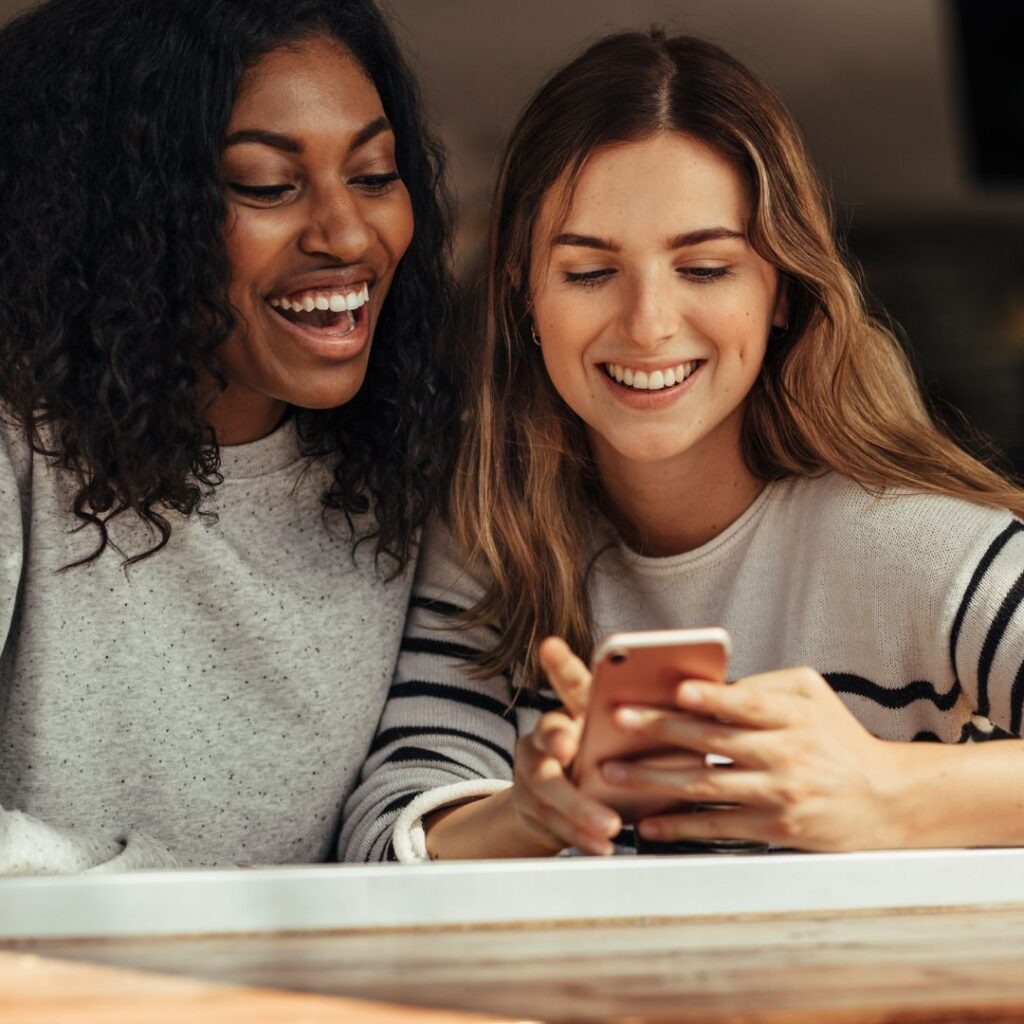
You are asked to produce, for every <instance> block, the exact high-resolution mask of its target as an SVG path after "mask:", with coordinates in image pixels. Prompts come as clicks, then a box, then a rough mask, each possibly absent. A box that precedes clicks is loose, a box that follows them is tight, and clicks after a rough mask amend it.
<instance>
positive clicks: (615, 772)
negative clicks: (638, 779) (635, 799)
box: [601, 761, 629, 783]
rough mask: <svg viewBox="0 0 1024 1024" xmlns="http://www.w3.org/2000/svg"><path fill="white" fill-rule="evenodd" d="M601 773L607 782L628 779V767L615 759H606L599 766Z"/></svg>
mask: <svg viewBox="0 0 1024 1024" xmlns="http://www.w3.org/2000/svg"><path fill="white" fill-rule="evenodd" d="M601 774H602V775H603V776H604V777H605V779H607V781H608V782H612V783H619V782H626V781H627V780H628V779H629V769H628V768H626V766H625V765H622V764H619V763H617V762H616V761H608V762H606V763H605V764H603V765H602V766H601Z"/></svg>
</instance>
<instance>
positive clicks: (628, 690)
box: [572, 627, 732, 823]
mask: <svg viewBox="0 0 1024 1024" xmlns="http://www.w3.org/2000/svg"><path fill="white" fill-rule="evenodd" d="M731 653H732V643H731V641H730V639H729V634H728V633H727V632H726V631H725V630H724V629H719V628H717V627H714V628H709V629H664V630H650V631H647V632H643V633H612V634H611V635H610V636H607V637H605V638H604V640H602V641H601V642H600V643H599V644H598V645H597V649H596V650H595V651H594V656H593V658H592V659H591V672H592V674H593V682H592V683H591V687H590V703H589V705H588V707H587V717H586V721H585V723H584V726H583V736H582V737H581V739H580V749H579V753H578V754H577V755H576V760H575V761H574V762H573V766H572V779H573V781H574V782H575V783H576V785H577V786H579V788H580V789H581V790H582V791H583V792H584V793H587V794H588V795H590V796H592V797H594V798H595V799H597V800H600V801H601V803H603V804H605V805H606V806H608V807H612V808H614V809H615V810H616V811H618V812H619V814H620V815H622V820H623V821H624V822H627V823H629V822H634V821H637V820H639V819H640V818H643V817H646V816H647V815H650V814H658V813H660V812H661V811H665V810H668V809H669V808H671V807H674V806H678V804H679V801H678V799H677V798H673V797H666V796H663V795H659V794H656V793H654V794H651V793H639V792H634V791H631V790H628V789H624V788H620V787H617V786H611V785H609V784H608V783H606V782H605V781H604V779H603V778H602V777H601V772H600V766H601V764H602V763H603V762H605V761H614V760H637V759H639V758H643V759H644V760H650V759H653V758H657V759H658V760H659V761H660V762H662V763H664V764H665V765H666V766H670V765H671V763H672V760H673V758H675V759H676V760H679V759H680V753H681V752H680V751H679V749H678V748H670V749H666V748H665V747H664V746H660V745H658V744H655V743H653V742H652V741H650V740H647V739H645V738H643V737H640V736H636V735H632V734H630V733H627V732H623V731H622V730H621V729H619V728H617V727H616V726H615V724H614V723H613V722H612V712H613V711H614V710H615V709H616V708H617V707H621V706H622V705H625V704H629V705H634V706H640V707H644V706H646V707H663V708H664V707H676V706H677V705H676V703H675V692H676V688H677V687H678V685H679V683H680V682H682V681H683V680H684V679H706V680H709V681H711V682H721V683H724V682H725V673H726V669H727V667H728V665H729V656H730V654H731Z"/></svg>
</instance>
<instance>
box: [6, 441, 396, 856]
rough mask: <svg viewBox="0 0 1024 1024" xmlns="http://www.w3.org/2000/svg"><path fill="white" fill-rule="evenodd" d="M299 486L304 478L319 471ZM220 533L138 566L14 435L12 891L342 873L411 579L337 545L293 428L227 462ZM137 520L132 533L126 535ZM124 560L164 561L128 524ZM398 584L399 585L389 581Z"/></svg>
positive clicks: (317, 479)
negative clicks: (269, 867) (138, 871)
mask: <svg viewBox="0 0 1024 1024" xmlns="http://www.w3.org/2000/svg"><path fill="white" fill-rule="evenodd" d="M303 470H306V471H305V472H303ZM222 472H223V473H224V477H225V480H224V483H223V484H222V485H221V486H220V487H218V488H217V490H216V493H215V497H214V499H213V501H212V503H211V504H210V505H209V507H210V508H211V510H213V511H216V512H217V514H218V517H219V518H218V521H217V522H216V523H207V522H204V521H202V520H199V519H191V520H187V521H186V520H184V519H182V518H181V517H173V518H172V526H173V533H172V536H171V540H170V543H169V544H168V545H167V547H166V548H165V549H164V550H163V551H161V552H159V553H158V554H156V555H154V556H153V557H151V558H148V559H146V560H145V561H143V562H141V563H139V564H138V565H136V566H135V567H133V568H132V569H131V570H130V571H129V573H128V575H127V576H126V574H125V572H124V571H123V570H122V568H121V561H122V559H121V556H120V555H119V554H118V553H117V552H116V551H114V550H112V549H110V548H108V549H107V551H106V552H105V553H104V554H103V555H102V556H101V557H100V559H99V560H98V561H96V562H94V563H92V564H90V565H87V566H83V567H80V568H75V569H71V570H69V571H68V572H65V573H58V570H59V569H60V568H61V567H62V566H65V565H67V564H69V563H71V562H74V561H76V560H77V559H79V558H81V557H82V556H83V555H86V554H88V553H89V552H90V551H91V550H92V549H93V548H94V547H95V542H96V533H95V531H94V530H90V529H88V528H86V529H83V530H80V531H78V532H73V527H74V525H75V520H74V519H73V517H72V516H71V515H70V514H69V512H68V509H69V507H70V503H71V495H72V494H73V492H74V489H75V488H74V484H73V482H72V481H71V480H70V479H69V478H68V477H67V475H66V474H64V473H62V472H59V471H55V470H54V469H52V468H51V467H50V466H49V465H48V464H47V463H46V461H45V460H44V459H42V458H41V457H40V456H38V455H34V454H33V453H32V452H31V451H30V450H29V448H28V447H27V445H26V444H25V443H24V441H23V439H22V437H21V435H20V433H19V432H18V431H17V430H16V429H15V428H12V427H10V426H9V425H0V646H2V655H0V873H8V874H9V873H43V872H65V871H80V870H87V869H93V870H107V871H109V870H125V869H129V868H149V867H164V866H175V865H182V866H190V865H191V866H194V865H217V864H276V863H286V862H310V861H320V860H325V859H328V858H332V857H333V856H334V855H335V842H336V836H337V831H338V825H339V820H338V819H339V813H340V808H341V806H342V804H343V802H344V800H345V797H346V796H347V794H348V793H349V791H350V789H351V788H352V786H353V784H354V783H355V781H356V777H357V773H358V771H359V768H360V766H361V764H362V762H363V758H364V756H365V754H366V751H367V748H368V746H369V744H370V741H371V739H372V737H373V732H374V727H375V726H376V724H377V720H378V718H379V716H380V712H381V708H382V706H383V704H384V700H385V697H386V696H387V690H388V685H389V682H390V680H391V675H392V671H393V669H394V664H395V659H396V656H397V652H398V645H399V641H400V638H401V631H402V622H403V618H404V614H405V607H406V602H407V599H408V592H409V583H410V579H411V576H410V574H409V573H408V572H407V573H406V574H405V575H403V576H401V577H399V578H398V579H396V580H394V581H392V582H390V583H385V582H384V580H383V578H382V577H381V576H380V575H378V573H377V572H376V571H375V569H374V565H373V555H372V547H373V545H372V543H371V544H365V545H362V546H360V547H359V548H358V549H357V552H356V560H355V562H353V558H352V544H351V541H350V535H349V533H348V531H347V528H345V527H344V525H343V524H339V525H336V526H334V528H333V529H332V530H328V529H327V528H326V527H325V526H324V524H323V522H322V519H321V505H320V495H321V493H322V491H323V489H324V485H325V482H326V479H327V477H326V474H327V472H328V470H327V469H326V467H324V466H322V465H318V464H315V465H312V466H309V467H308V468H307V464H306V462H305V460H303V459H301V458H300V457H299V454H298V449H297V445H296V438H295V432H294V428H293V427H292V426H291V425H290V424H286V425H285V426H283V427H281V428H280V429H278V430H277V431H276V432H275V433H274V434H272V435H271V436H269V437H267V438H264V439H263V440H261V441H257V442H255V443H253V444H248V445H241V446H238V447H232V448H226V449H224V450H223V452H222ZM122 518H124V517H122ZM113 538H114V540H115V541H116V543H117V544H118V546H119V547H120V548H121V549H122V550H123V551H125V552H129V553H130V552H135V551H138V550H142V549H144V548H145V547H148V546H150V544H151V543H152V542H151V540H149V538H148V534H147V533H146V532H145V531H144V529H143V528H142V526H141V524H140V523H138V522H137V521H133V522H128V521H127V519H125V521H123V522H121V521H118V522H117V523H116V526H115V528H114V529H113ZM385 568H386V567H385Z"/></svg>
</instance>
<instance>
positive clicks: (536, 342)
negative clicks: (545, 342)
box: [530, 320, 540, 348]
mask: <svg viewBox="0 0 1024 1024" xmlns="http://www.w3.org/2000/svg"><path fill="white" fill-rule="evenodd" d="M530 337H531V338H533V343H534V345H536V346H537V348H540V335H539V334H538V333H537V328H536V327H535V326H534V323H533V321H532V320H531V321H530Z"/></svg>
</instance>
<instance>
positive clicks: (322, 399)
mask: <svg viewBox="0 0 1024 1024" xmlns="http://www.w3.org/2000/svg"><path fill="white" fill-rule="evenodd" d="M365 379H366V371H365V368H361V370H360V373H359V374H358V376H349V378H348V379H347V380H335V381H330V380H327V381H325V380H323V379H322V378H321V379H320V380H318V381H316V382H315V383H314V382H310V385H309V387H304V388H294V387H293V388H290V389H289V393H288V394H286V395H283V396H282V397H283V398H284V400H285V401H286V402H287V403H288V404H289V405H293V406H295V407H296V408H298V409H311V410H316V411H323V410H325V409H336V408H338V406H340V405H346V404H347V403H348V402H351V401H352V399H353V398H355V397H356V395H357V394H359V392H360V390H361V389H362V387H363V382H364V380H365Z"/></svg>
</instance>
